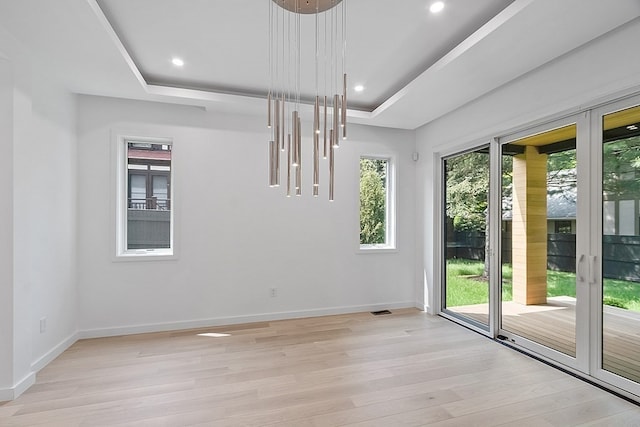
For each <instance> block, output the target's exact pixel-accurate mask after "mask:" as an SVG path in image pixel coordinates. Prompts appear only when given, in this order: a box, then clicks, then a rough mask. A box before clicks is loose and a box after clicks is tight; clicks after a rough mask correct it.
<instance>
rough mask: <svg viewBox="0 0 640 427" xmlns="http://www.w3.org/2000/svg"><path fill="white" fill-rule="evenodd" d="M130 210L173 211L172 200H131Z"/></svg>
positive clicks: (153, 198)
mask: <svg viewBox="0 0 640 427" xmlns="http://www.w3.org/2000/svg"><path fill="white" fill-rule="evenodd" d="M128 207H129V209H133V210H140V211H144V210H154V211H168V210H170V209H171V200H169V199H158V198H157V197H148V198H146V199H129V206H128Z"/></svg>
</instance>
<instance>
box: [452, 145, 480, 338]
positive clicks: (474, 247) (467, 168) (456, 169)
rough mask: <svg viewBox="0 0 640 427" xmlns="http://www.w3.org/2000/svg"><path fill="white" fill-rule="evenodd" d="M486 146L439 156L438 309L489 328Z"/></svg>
mask: <svg viewBox="0 0 640 427" xmlns="http://www.w3.org/2000/svg"><path fill="white" fill-rule="evenodd" d="M489 164H490V162H489V147H488V146H483V147H480V148H478V149H476V150H474V151H469V152H466V153H461V154H457V155H454V156H451V157H447V158H445V159H444V160H443V182H444V185H445V191H444V192H443V198H444V200H443V207H444V215H443V217H444V221H443V229H444V230H443V235H444V242H443V243H444V245H443V248H442V251H443V254H444V257H443V266H442V268H443V270H444V273H445V274H444V285H443V298H442V309H443V311H444V312H445V313H447V314H449V315H452V316H456V317H461V318H464V319H465V320H466V321H467V322H470V323H472V324H474V325H476V326H478V327H480V328H481V329H484V330H487V331H488V328H489V257H488V255H487V252H488V251H487V248H488V242H489V211H488V208H489Z"/></svg>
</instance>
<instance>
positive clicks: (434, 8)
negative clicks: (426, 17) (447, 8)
mask: <svg viewBox="0 0 640 427" xmlns="http://www.w3.org/2000/svg"><path fill="white" fill-rule="evenodd" d="M442 9H444V2H442V1H437V2H435V3H432V4H431V7H429V10H430V11H431V13H438V12H440V11H441V10H442Z"/></svg>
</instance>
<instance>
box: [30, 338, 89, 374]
mask: <svg viewBox="0 0 640 427" xmlns="http://www.w3.org/2000/svg"><path fill="white" fill-rule="evenodd" d="M76 341H78V333H77V332H74V333H73V334H71V335H69V336H68V337H67V338H65V339H64V340H62V341H61V342H60V343H59V344H58V345H56V346H55V347H53V348H52V349H51V350H49V351H48V352H46V353H45V354H44V355H43V356H42V357H40V358H39V359H38V360H36V361H35V362H33V363H32V364H31V370H32V371H33V372H38V371H40V370H41V369H42V368H44V367H45V366H47V365H48V364H49V363H51V362H52V361H53V359H55V358H56V357H58V356H60V355H61V354H62V353H63V352H64V351H65V350H66V349H68V348H69V347H71V346H72V345H73V344H74V343H75V342H76Z"/></svg>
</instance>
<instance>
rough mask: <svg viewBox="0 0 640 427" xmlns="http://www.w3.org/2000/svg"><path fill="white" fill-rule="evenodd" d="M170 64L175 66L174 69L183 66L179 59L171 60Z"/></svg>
mask: <svg viewBox="0 0 640 427" xmlns="http://www.w3.org/2000/svg"><path fill="white" fill-rule="evenodd" d="M171 63H172V64H173V65H175V66H176V67H182V66H183V65H184V61H183V60H182V59H180V58H173V59H172V60H171Z"/></svg>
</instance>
